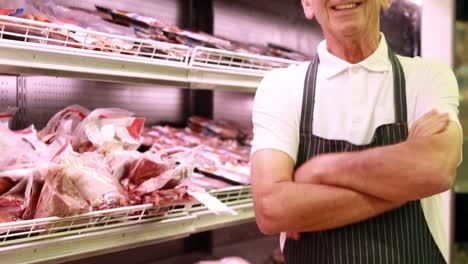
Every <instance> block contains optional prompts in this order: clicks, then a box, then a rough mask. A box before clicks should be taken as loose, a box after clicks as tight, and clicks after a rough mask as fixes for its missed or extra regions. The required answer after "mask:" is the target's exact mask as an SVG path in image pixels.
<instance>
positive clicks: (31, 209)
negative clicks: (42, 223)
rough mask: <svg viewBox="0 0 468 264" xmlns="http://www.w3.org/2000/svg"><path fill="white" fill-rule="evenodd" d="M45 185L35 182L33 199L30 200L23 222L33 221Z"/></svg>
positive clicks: (32, 193) (32, 191)
mask: <svg viewBox="0 0 468 264" xmlns="http://www.w3.org/2000/svg"><path fill="white" fill-rule="evenodd" d="M42 186H43V183H42V182H39V181H34V182H33V185H32V190H31V197H30V198H29V204H28V206H27V207H26V209H25V210H24V214H23V220H29V219H33V218H34V215H35V214H36V207H37V203H38V201H39V196H40V195H41V191H42Z"/></svg>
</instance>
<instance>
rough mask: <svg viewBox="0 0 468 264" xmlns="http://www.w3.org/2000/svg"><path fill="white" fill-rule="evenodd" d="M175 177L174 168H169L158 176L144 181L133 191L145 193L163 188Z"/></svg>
mask: <svg viewBox="0 0 468 264" xmlns="http://www.w3.org/2000/svg"><path fill="white" fill-rule="evenodd" d="M173 178H174V170H168V171H166V172H164V173H163V174H161V175H159V176H157V177H153V178H150V179H148V180H147V181H145V182H143V183H142V184H140V185H139V186H138V187H137V188H136V189H135V190H134V191H133V193H134V194H136V195H144V194H147V193H151V192H153V191H156V190H159V189H162V188H163V187H164V186H165V185H166V184H167V183H168V182H169V181H170V180H172V179H173Z"/></svg>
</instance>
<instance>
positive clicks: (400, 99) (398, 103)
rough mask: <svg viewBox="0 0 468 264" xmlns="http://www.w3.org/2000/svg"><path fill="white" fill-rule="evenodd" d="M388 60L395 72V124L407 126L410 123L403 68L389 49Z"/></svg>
mask: <svg viewBox="0 0 468 264" xmlns="http://www.w3.org/2000/svg"><path fill="white" fill-rule="evenodd" d="M388 58H389V59H390V62H391V63H392V70H393V99H394V106H395V122H396V123H400V124H405V123H407V122H408V117H407V115H408V114H407V109H406V107H407V104H406V80H405V73H404V72H403V67H402V66H401V63H400V61H399V60H398V58H397V56H396V55H395V54H394V53H393V51H392V50H391V49H388Z"/></svg>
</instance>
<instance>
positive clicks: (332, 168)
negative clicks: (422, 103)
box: [251, 112, 462, 234]
mask: <svg viewBox="0 0 468 264" xmlns="http://www.w3.org/2000/svg"><path fill="white" fill-rule="evenodd" d="M461 133H462V132H461V129H460V127H459V126H458V124H456V123H454V122H450V121H449V120H448V117H447V115H445V114H437V113H435V112H430V113H428V114H426V115H425V116H424V117H422V118H421V119H419V120H418V121H417V122H415V124H414V125H413V127H412V129H411V131H410V136H409V138H408V140H406V141H405V142H402V143H399V144H395V145H391V146H385V147H378V148H373V149H370V150H365V151H361V152H352V153H334V154H326V155H320V156H317V157H315V158H313V159H310V160H309V161H307V162H306V163H304V164H303V165H302V166H301V167H299V168H298V169H297V170H296V171H294V162H293V160H292V159H291V158H290V157H289V156H288V155H287V154H285V153H283V152H281V151H278V150H273V149H265V150H260V151H257V152H255V153H254V154H253V155H252V159H251V174H252V189H253V195H254V207H255V213H256V219H257V224H258V226H259V227H260V229H261V231H262V232H263V233H265V234H276V233H279V232H281V231H290V232H304V231H318V230H326V229H331V228H337V227H340V226H344V225H348V224H352V223H355V222H359V221H362V220H365V219H368V218H371V217H373V216H376V215H378V214H381V213H383V212H386V211H388V210H391V209H394V208H397V207H399V206H401V205H402V204H404V203H406V202H407V201H410V200H417V199H421V198H424V197H428V196H431V195H434V194H437V193H440V192H443V191H446V190H448V189H450V188H451V186H452V185H453V183H454V181H455V171H456V167H457V164H458V162H459V158H460V147H461V138H462V136H461ZM311 216H313V217H311Z"/></svg>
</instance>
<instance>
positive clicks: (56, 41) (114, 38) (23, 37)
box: [0, 16, 190, 66]
mask: <svg viewBox="0 0 468 264" xmlns="http://www.w3.org/2000/svg"><path fill="white" fill-rule="evenodd" d="M0 43H14V44H16V45H21V46H26V47H32V48H43V49H47V50H48V51H57V52H68V53H69V54H70V55H76V54H79V55H88V56H93V55H94V56H105V57H107V58H110V59H127V60H128V59H133V60H135V61H137V62H148V63H154V64H159V65H160V64H164V65H166V64H167V65H168V66H170V65H180V64H181V65H185V66H186V65H187V63H188V60H189V56H190V48H189V47H187V46H184V45H176V44H170V43H164V42H158V41H153V40H146V39H139V38H133V37H125V36H118V35H112V34H107V33H101V32H96V31H91V30H86V29H83V28H80V27H76V26H73V25H57V24H51V23H44V22H39V21H32V20H28V19H23V18H16V17H9V16H0Z"/></svg>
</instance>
